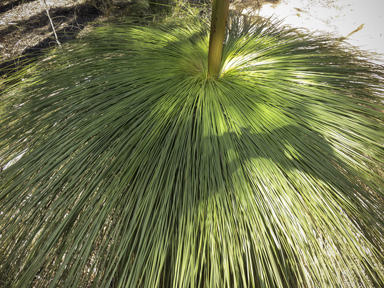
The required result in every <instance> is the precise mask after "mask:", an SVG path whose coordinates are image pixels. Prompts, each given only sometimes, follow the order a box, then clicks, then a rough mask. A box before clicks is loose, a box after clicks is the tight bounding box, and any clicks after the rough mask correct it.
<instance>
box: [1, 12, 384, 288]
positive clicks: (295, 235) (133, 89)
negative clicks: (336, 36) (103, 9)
mask: <svg viewBox="0 0 384 288" xmlns="http://www.w3.org/2000/svg"><path fill="white" fill-rule="evenodd" d="M244 23H246V24H244ZM229 27H230V28H229V29H228V31H227V34H226V37H225V46H224V50H223V58H222V63H221V70H220V71H221V72H220V75H219V76H218V77H217V78H214V77H213V78H209V79H207V59H208V42H209V39H208V37H209V35H208V34H209V26H208V25H207V24H206V23H205V22H204V21H200V20H198V19H196V18H189V19H187V20H186V19H183V20H182V21H174V22H168V23H167V24H165V25H156V28H153V27H152V28H151V27H137V26H134V25H131V24H123V23H120V24H111V25H107V26H104V27H98V28H96V29H95V30H94V31H92V32H91V33H90V35H88V37H87V38H85V39H81V41H80V40H79V41H78V42H76V43H73V45H70V46H68V47H64V48H63V49H62V50H60V51H57V52H56V53H54V54H53V55H52V57H51V58H50V59H48V60H47V61H45V62H42V64H40V66H39V67H38V68H37V71H38V73H37V74H36V75H34V76H31V77H29V78H27V79H26V80H25V81H23V82H19V83H17V84H15V86H13V88H12V89H11V90H10V91H11V92H13V93H11V92H10V93H9V95H8V96H7V97H5V98H4V101H5V104H4V105H5V106H4V107H5V108H3V110H2V111H1V112H0V125H1V127H3V129H2V130H1V131H0V159H2V162H3V163H7V162H8V161H10V160H12V159H13V158H14V157H15V155H18V154H20V153H21V152H24V153H25V154H24V155H23V156H22V157H21V159H20V160H19V161H17V162H16V163H15V164H13V165H11V166H10V167H8V168H7V169H5V170H4V171H3V172H1V173H0V211H1V213H2V218H1V220H0V228H1V231H2V236H1V238H0V258H1V259H3V261H2V263H0V271H1V273H0V283H1V285H3V286H10V287H26V286H31V285H32V283H33V284H35V285H37V286H41V287H49V286H51V287H86V286H87V285H93V286H94V287H108V286H109V285H112V286H113V287H253V286H255V287H350V286H352V285H355V284H356V283H361V285H365V286H367V287H380V285H383V284H384V283H383V278H384V277H383V276H384V275H383V271H382V270H380V268H378V267H380V265H381V267H382V265H383V260H384V259H383V253H382V252H383V251H382V247H383V244H384V243H383V232H384V229H383V228H384V219H383V216H382V211H383V208H384V201H383V191H384V190H383V188H384V183H383V178H382V176H381V175H382V174H381V173H382V167H383V159H384V152H383V151H384V150H383V143H384V139H383V138H384V134H383V113H382V112H381V111H380V110H382V109H383V104H382V91H383V90H382V89H383V82H382V79H383V68H382V67H380V66H377V65H375V64H373V63H371V62H369V61H368V60H367V59H365V58H364V57H362V55H359V54H356V53H351V52H350V50H348V49H347V48H346V47H344V46H343V45H342V42H338V41H336V40H332V39H327V38H318V37H314V36H312V35H307V34H303V33H301V32H298V31H296V30H293V29H288V28H286V27H283V26H281V25H279V23H276V22H273V21H269V20H260V19H259V20H258V21H257V22H256V23H251V22H250V21H242V19H241V18H238V17H233V18H231V19H230V23H229ZM50 67H52V68H50Z"/></svg>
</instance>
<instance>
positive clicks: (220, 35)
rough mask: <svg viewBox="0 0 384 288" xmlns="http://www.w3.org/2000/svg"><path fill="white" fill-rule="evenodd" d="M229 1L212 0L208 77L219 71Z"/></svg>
mask: <svg viewBox="0 0 384 288" xmlns="http://www.w3.org/2000/svg"><path fill="white" fill-rule="evenodd" d="M229 1H230V0H213V4H212V20H211V34H210V38H209V52H208V78H210V77H213V76H217V75H218V74H219V73H220V66H221V55H222V53H223V42H224V36H225V29H226V27H227V18H228V11H229Z"/></svg>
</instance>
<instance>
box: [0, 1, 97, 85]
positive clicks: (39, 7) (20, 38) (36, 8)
mask: <svg viewBox="0 0 384 288" xmlns="http://www.w3.org/2000/svg"><path fill="white" fill-rule="evenodd" d="M47 4H48V6H49V14H50V17H51V18H52V22H53V24H54V27H55V30H56V32H57V35H58V38H59V41H60V42H61V43H65V42H67V41H69V40H71V39H73V38H74V37H75V36H76V34H77V33H78V32H79V31H81V30H82V29H84V28H85V27H86V25H87V23H89V22H93V21H97V20H99V18H100V17H101V12H100V11H99V10H97V9H96V8H95V7H94V6H92V5H89V4H86V3H85V2H84V0H47ZM55 45H57V42H56V40H55V37H54V34H53V30H52V27H51V24H50V21H49V18H48V16H47V12H46V10H45V7H44V5H43V3H42V1H41V0H5V1H4V0H3V1H1V2H0V77H1V76H3V77H4V75H5V74H6V73H7V72H9V71H10V70H12V69H14V68H16V67H17V65H18V63H19V60H21V59H23V58H24V59H25V58H27V57H33V56H37V55H39V54H41V53H44V51H45V50H46V48H49V47H52V46H55ZM19 56H22V58H16V57H19ZM15 58H16V59H15Z"/></svg>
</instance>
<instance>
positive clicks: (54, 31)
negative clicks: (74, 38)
mask: <svg viewBox="0 0 384 288" xmlns="http://www.w3.org/2000/svg"><path fill="white" fill-rule="evenodd" d="M41 3H42V4H43V5H44V7H45V11H46V12H47V15H48V18H49V21H50V22H51V26H52V30H53V33H54V34H55V38H56V42H57V44H58V45H59V47H61V43H60V41H59V38H58V37H57V34H56V30H55V26H54V25H53V22H52V19H51V16H50V15H49V6H48V4H47V2H46V1H45V0H41Z"/></svg>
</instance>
